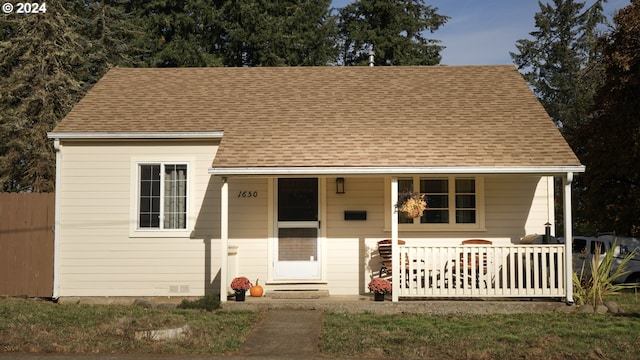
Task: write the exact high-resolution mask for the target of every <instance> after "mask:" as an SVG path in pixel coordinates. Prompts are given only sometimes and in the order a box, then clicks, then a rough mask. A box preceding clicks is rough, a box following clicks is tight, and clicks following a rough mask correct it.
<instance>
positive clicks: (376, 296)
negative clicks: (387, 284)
mask: <svg viewBox="0 0 640 360" xmlns="http://www.w3.org/2000/svg"><path fill="white" fill-rule="evenodd" d="M373 300H375V301H384V293H373Z"/></svg>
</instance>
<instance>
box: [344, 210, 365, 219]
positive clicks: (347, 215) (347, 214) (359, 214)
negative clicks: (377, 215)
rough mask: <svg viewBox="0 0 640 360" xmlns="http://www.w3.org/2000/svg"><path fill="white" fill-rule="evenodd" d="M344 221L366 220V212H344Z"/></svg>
mask: <svg viewBox="0 0 640 360" xmlns="http://www.w3.org/2000/svg"><path fill="white" fill-rule="evenodd" d="M344 219H345V220H367V212H366V211H348V210H347V211H345V212H344Z"/></svg>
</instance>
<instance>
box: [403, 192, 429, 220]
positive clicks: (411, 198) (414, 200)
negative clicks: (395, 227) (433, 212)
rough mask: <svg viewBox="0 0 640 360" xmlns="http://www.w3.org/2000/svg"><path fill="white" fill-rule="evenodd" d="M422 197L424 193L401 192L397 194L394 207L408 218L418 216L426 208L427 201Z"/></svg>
mask: <svg viewBox="0 0 640 360" xmlns="http://www.w3.org/2000/svg"><path fill="white" fill-rule="evenodd" d="M424 197H425V194H420V193H414V192H403V193H402V194H400V195H399V196H398V203H397V204H396V209H398V211H399V212H401V213H402V215H404V216H405V217H407V218H409V219H414V218H417V217H420V216H422V214H423V213H424V211H425V210H426V209H427V202H426V201H425V200H424Z"/></svg>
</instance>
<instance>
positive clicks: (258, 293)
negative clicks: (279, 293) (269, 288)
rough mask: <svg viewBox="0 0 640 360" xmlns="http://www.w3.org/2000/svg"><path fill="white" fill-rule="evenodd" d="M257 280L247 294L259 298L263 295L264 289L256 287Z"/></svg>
mask: <svg viewBox="0 0 640 360" xmlns="http://www.w3.org/2000/svg"><path fill="white" fill-rule="evenodd" d="M258 280H259V279H256V284H255V285H253V286H252V287H251V289H249V294H251V296H253V297H261V296H262V294H264V289H263V288H262V286H260V285H258Z"/></svg>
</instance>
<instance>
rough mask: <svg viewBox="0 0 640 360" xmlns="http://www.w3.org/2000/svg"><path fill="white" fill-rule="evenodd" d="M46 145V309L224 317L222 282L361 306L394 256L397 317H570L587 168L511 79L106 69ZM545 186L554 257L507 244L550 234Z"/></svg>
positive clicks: (473, 69) (348, 70)
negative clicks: (413, 198) (444, 304)
mask: <svg viewBox="0 0 640 360" xmlns="http://www.w3.org/2000/svg"><path fill="white" fill-rule="evenodd" d="M49 137H50V138H51V139H53V141H54V144H55V149H56V153H57V158H56V162H57V164H56V165H57V173H56V184H57V186H56V198H57V201H56V207H57V209H56V210H57V211H56V230H55V239H56V240H55V245H56V247H55V248H56V256H55V271H54V272H55V280H54V297H56V298H58V297H70V298H73V297H105V296H108V297H139V296H150V297H174V296H175V297H188V296H203V295H205V294H210V293H222V294H223V296H222V300H223V301H225V300H226V297H225V296H224V295H226V294H229V293H231V289H230V288H229V284H230V282H231V280H232V279H233V277H234V276H239V275H242V276H246V277H248V278H249V279H251V280H252V281H255V279H257V278H259V279H260V280H261V285H264V286H265V290H266V292H267V294H268V293H269V292H270V291H278V290H294V289H307V290H310V289H314V290H315V289H318V290H325V291H328V292H329V293H330V294H332V295H336V294H339V295H348V294H354V295H355V294H365V293H367V292H368V289H367V284H368V282H369V280H370V279H371V278H372V277H376V276H379V275H380V274H379V270H380V262H379V258H378V256H379V255H378V252H377V242H378V241H380V240H383V239H391V240H392V242H391V243H392V249H393V253H398V254H404V256H402V255H399V256H397V257H394V259H393V265H394V267H393V268H394V269H399V270H398V271H396V272H395V273H394V274H393V275H392V276H393V277H392V280H393V279H398V280H400V281H392V282H393V286H394V291H393V300H394V301H398V300H399V299H404V298H410V297H416V296H419V297H430V296H431V297H441V296H446V297H474V296H483V297H492V296H495V297H504V296H506V297H518V296H527V297H532V296H549V297H562V298H565V299H566V300H567V301H569V302H571V301H572V294H571V286H568V285H567V284H569V285H570V284H571V273H570V269H571V260H570V257H571V251H570V249H571V186H570V185H571V181H572V178H573V174H574V173H579V172H583V171H584V167H583V166H582V165H581V164H580V162H579V161H578V159H577V158H576V156H575V155H574V153H573V152H572V151H571V149H570V148H569V146H568V145H567V143H566V142H565V141H564V139H563V138H562V136H561V134H560V133H559V131H558V129H557V128H556V127H555V125H554V123H553V122H552V120H551V119H550V118H549V116H548V115H547V113H546V112H545V110H544V109H543V107H542V106H541V104H540V103H539V102H538V100H537V99H536V98H535V96H534V95H533V94H532V92H531V90H530V89H529V88H528V86H527V84H526V83H525V81H524V80H523V78H522V76H521V75H520V74H519V73H518V71H517V70H516V69H515V68H514V67H513V66H451V67H445V66H441V67H295V68H291V67H286V68H285V67H283V68H178V69H176V68H172V69H124V68H115V69H111V70H110V71H109V72H108V73H107V74H106V75H105V76H104V77H103V78H102V79H101V80H100V81H99V82H98V83H97V84H96V85H95V86H94V87H93V88H92V89H91V90H90V91H89V92H88V94H87V95H86V96H85V97H84V98H83V99H82V100H81V101H80V102H79V103H78V104H77V105H76V106H75V107H74V108H73V110H72V111H71V112H70V113H69V114H68V115H67V116H66V117H65V118H64V119H63V120H62V121H61V122H60V123H59V125H58V126H57V127H56V128H55V129H54V130H53V131H52V132H50V133H49ZM554 177H556V178H561V179H563V183H564V186H563V189H564V190H563V194H561V195H562V197H563V198H564V219H565V224H566V226H565V231H564V234H563V235H564V236H565V238H566V242H565V244H562V245H558V244H536V245H531V244H529V245H527V244H522V243H521V242H520V240H521V239H522V238H523V237H525V236H526V235H531V234H543V233H544V232H545V224H554V223H555V215H554V201H555V199H554V186H553V184H554ZM403 191H412V192H419V193H422V194H426V199H427V201H428V204H427V205H428V208H427V210H426V211H425V212H424V215H423V216H422V217H418V218H415V219H410V218H406V217H403V216H402V215H400V214H398V212H397V211H396V207H395V206H396V202H397V199H398V194H399V193H402V192H403ZM552 235H553V234H552ZM399 239H401V240H403V241H404V244H400V242H399V241H398V240H399ZM467 239H483V240H488V241H490V243H491V245H478V244H475V245H473V246H465V245H462V241H464V240H467ZM567 249H568V250H567ZM465 252H466V253H467V254H468V255H469V256H468V257H465V256H463V255H462V254H463V253H465ZM458 254H460V256H458ZM472 254H475V255H476V256H472ZM458 262H459V263H458ZM464 268H468V269H470V270H469V272H467V271H466V270H464ZM474 268H475V269H476V270H473V271H474V272H475V273H474V276H472V274H471V272H472V269H474ZM468 276H469V279H473V278H474V277H475V280H476V281H475V285H476V286H473V283H474V281H473V280H469V281H467V282H466V284H465V283H464V282H463V278H464V277H468ZM403 279H404V280H403ZM427 280H428V281H427ZM456 284H457V285H456Z"/></svg>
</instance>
